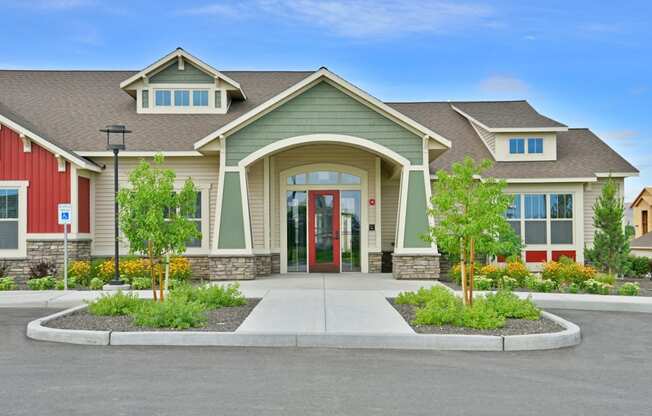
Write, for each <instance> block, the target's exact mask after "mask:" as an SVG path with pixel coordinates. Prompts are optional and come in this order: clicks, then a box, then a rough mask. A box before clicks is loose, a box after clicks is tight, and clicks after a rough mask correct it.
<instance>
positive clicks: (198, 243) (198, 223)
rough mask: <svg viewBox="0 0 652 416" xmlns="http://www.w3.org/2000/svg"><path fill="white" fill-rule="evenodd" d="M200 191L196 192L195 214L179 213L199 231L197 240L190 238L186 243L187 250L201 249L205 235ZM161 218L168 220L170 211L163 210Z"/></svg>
mask: <svg viewBox="0 0 652 416" xmlns="http://www.w3.org/2000/svg"><path fill="white" fill-rule="evenodd" d="M202 195H203V193H202V191H197V199H196V200H195V212H194V213H185V214H184V213H180V214H182V215H184V216H185V217H186V218H187V219H189V220H190V221H191V222H192V223H193V224H195V227H196V228H197V231H199V233H200V236H199V237H198V238H191V239H190V240H188V241H186V247H187V248H201V247H202V242H203V238H204V236H205V235H206V233H204V230H203V217H202V211H203V209H202V202H203V200H202ZM163 216H164V217H165V218H170V211H169V209H167V208H166V209H165V211H164V213H163Z"/></svg>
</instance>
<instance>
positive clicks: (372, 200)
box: [369, 198, 376, 207]
mask: <svg viewBox="0 0 652 416" xmlns="http://www.w3.org/2000/svg"><path fill="white" fill-rule="evenodd" d="M369 205H371V206H372V207H373V206H374V205H376V200H375V199H373V198H371V199H370V200H369Z"/></svg>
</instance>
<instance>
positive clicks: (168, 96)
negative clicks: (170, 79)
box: [141, 87, 223, 113]
mask: <svg viewBox="0 0 652 416" xmlns="http://www.w3.org/2000/svg"><path fill="white" fill-rule="evenodd" d="M211 91H214V93H213V92H211ZM213 94H214V95H213ZM222 94H223V90H219V89H215V88H212V87H211V88H208V87H206V88H200V89H194V88H155V89H154V106H153V108H152V111H153V112H161V111H163V112H170V113H178V112H190V113H196V112H205V111H206V110H208V109H209V108H215V109H216V110H220V109H221V108H222ZM147 95H148V94H147V90H143V93H142V101H141V103H142V104H141V105H142V108H143V109H147V108H148V100H147ZM213 96H214V97H215V101H214V102H211V99H210V98H211V97H213Z"/></svg>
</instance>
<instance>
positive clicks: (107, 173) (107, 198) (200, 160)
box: [92, 156, 220, 256]
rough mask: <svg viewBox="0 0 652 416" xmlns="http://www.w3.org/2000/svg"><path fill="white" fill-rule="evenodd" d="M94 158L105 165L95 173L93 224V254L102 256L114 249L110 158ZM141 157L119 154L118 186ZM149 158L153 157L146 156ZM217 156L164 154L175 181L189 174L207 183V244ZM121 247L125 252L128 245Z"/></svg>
mask: <svg viewBox="0 0 652 416" xmlns="http://www.w3.org/2000/svg"><path fill="white" fill-rule="evenodd" d="M93 160H95V161H96V162H98V163H100V164H104V165H105V166H106V168H105V169H104V171H103V172H102V173H100V174H98V175H97V177H96V181H95V228H94V233H95V235H94V241H93V247H92V255H94V256H103V255H111V254H112V253H113V159H111V158H93ZM140 160H141V158H138V157H128V158H120V168H119V173H118V174H119V176H118V180H119V181H120V186H124V185H126V184H127V183H128V180H129V174H130V173H131V171H132V170H133V169H134V168H135V167H136V166H137V165H138V163H139V162H140ZM145 160H147V161H148V162H151V161H152V158H145ZM219 163H220V162H219V158H218V157H217V156H210V157H167V158H165V167H166V168H170V169H173V170H174V171H175V172H176V175H177V179H176V180H177V182H178V185H179V186H181V185H183V182H184V181H185V180H186V179H187V178H188V177H191V178H192V179H193V181H194V182H195V184H196V185H197V187H198V188H200V189H201V188H202V187H203V186H204V185H207V184H210V192H209V198H210V200H209V207H210V209H209V212H205V213H202V215H203V216H207V215H208V216H209V217H208V218H209V224H210V227H209V230H208V238H209V246H208V247H209V248H210V247H211V244H212V240H213V225H214V220H215V206H216V201H217V191H218V186H217V185H218V179H219ZM122 250H124V253H125V254H127V250H128V248H127V246H123V247H122Z"/></svg>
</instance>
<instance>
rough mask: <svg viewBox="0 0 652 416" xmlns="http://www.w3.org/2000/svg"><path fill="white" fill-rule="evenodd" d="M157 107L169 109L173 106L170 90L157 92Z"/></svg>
mask: <svg viewBox="0 0 652 416" xmlns="http://www.w3.org/2000/svg"><path fill="white" fill-rule="evenodd" d="M155 96H156V106H157V107H169V106H170V105H172V93H171V92H170V90H156V94H155Z"/></svg>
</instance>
